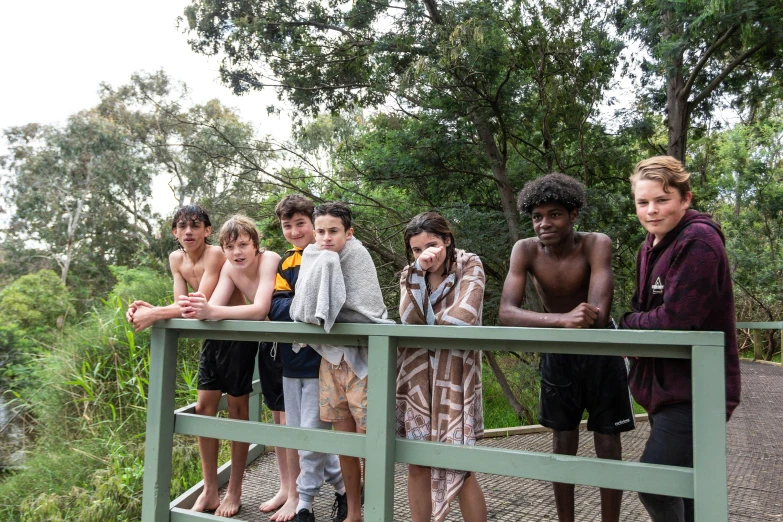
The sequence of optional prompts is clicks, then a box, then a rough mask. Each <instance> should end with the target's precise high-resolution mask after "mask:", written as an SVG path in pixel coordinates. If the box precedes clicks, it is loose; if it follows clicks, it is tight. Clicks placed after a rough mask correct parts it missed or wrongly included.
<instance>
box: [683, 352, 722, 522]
mask: <svg viewBox="0 0 783 522" xmlns="http://www.w3.org/2000/svg"><path fill="white" fill-rule="evenodd" d="M692 353H693V359H692V361H691V362H692V365H691V366H692V375H693V382H692V386H693V390H692V393H693V493H694V510H695V519H696V522H713V521H718V520H720V521H726V520H728V496H727V491H726V489H727V481H726V384H725V379H723V378H722V377H723V376H724V375H725V370H724V348H723V346H694V347H693V352H692Z"/></svg>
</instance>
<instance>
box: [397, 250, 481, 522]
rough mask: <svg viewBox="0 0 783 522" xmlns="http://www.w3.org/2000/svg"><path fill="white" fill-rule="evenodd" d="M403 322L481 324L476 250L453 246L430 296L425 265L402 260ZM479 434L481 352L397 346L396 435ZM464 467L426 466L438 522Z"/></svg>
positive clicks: (469, 438) (459, 438)
mask: <svg viewBox="0 0 783 522" xmlns="http://www.w3.org/2000/svg"><path fill="white" fill-rule="evenodd" d="M400 295H401V299H400V301H401V302H400V317H401V319H402V322H403V324H430V325H449V326H472V325H480V324H481V309H482V304H483V301H484V268H483V266H482V265H481V260H480V259H479V257H478V256H477V255H475V254H468V253H466V252H464V251H462V250H457V261H456V263H454V264H453V265H452V268H451V272H450V273H449V275H448V276H447V277H446V279H445V280H444V281H443V283H441V285H440V286H439V287H438V288H436V289H434V290H433V291H432V294H431V295H429V293H428V292H427V287H426V284H425V279H424V272H423V271H422V270H421V269H420V268H419V266H418V264H414V265H413V266H408V267H406V268H405V270H403V271H402V277H401V278H400ZM483 434H484V411H483V405H482V393H481V352H480V351H466V350H425V349H421V348H400V349H399V350H398V352H397V436H399V437H403V438H407V439H411V440H430V441H437V442H446V443H449V444H470V445H474V444H475V443H476V441H477V440H479V439H480V438H481V437H482V436H483ZM465 476H466V472H464V471H455V470H447V469H440V468H432V485H431V493H432V515H433V517H434V519H435V521H436V522H440V521H441V520H443V519H444V518H446V515H447V514H448V512H449V503H450V502H451V500H452V499H453V498H454V497H455V496H456V495H457V493H459V491H460V489H461V488H462V485H463V484H464V482H465Z"/></svg>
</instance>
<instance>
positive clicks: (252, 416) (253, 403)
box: [247, 343, 264, 422]
mask: <svg viewBox="0 0 783 522" xmlns="http://www.w3.org/2000/svg"><path fill="white" fill-rule="evenodd" d="M262 346H264V345H263V344H262V343H258V352H257V353H256V360H255V367H254V368H253V382H256V381H257V380H258V378H259V374H258V359H259V358H260V357H261V349H262ZM262 400H263V398H262V395H261V394H260V393H259V394H258V395H256V396H253V397H250V406H249V407H248V414H247V418H248V419H249V420H250V421H251V422H261V412H262V410H263V405H262V403H261V401H262Z"/></svg>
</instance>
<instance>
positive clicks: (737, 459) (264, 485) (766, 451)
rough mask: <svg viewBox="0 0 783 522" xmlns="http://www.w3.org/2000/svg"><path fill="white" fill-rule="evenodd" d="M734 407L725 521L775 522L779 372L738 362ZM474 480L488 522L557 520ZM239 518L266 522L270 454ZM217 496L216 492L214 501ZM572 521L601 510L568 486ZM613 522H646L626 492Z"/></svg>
mask: <svg viewBox="0 0 783 522" xmlns="http://www.w3.org/2000/svg"><path fill="white" fill-rule="evenodd" d="M741 366H742V403H741V404H740V406H739V407H738V408H737V410H736V411H735V413H734V415H733V416H732V419H731V421H730V422H729V423H728V425H727V430H726V437H727V456H728V486H729V488H728V498H729V518H730V520H732V521H737V522H759V521H765V522H768V521H770V522H771V521H781V520H783V369H781V368H780V367H779V366H777V365H775V366H773V365H769V364H760V363H752V362H746V361H743V362H742V365H741ZM648 433H649V425H648V423H647V422H639V423H637V427H636V429H635V430H633V431H631V432H627V433H624V434H623V436H622V440H623V460H627V461H638V460H639V457H640V455H641V453H642V450H643V449H644V443H645V441H646V440H647V437H648ZM480 444H481V445H482V446H488V447H499V448H500V447H502V448H507V449H518V450H527V451H540V452H547V451H551V447H552V443H551V435H550V434H549V433H548V432H547V433H537V434H531V435H515V436H511V437H499V438H490V439H484V440H483V441H481V443H480ZM579 455H580V456H585V457H594V456H595V452H594V451H593V442H592V437H591V436H590V434H589V433H583V434H582V435H581V437H580V445H579ZM478 480H479V482H480V483H481V485H482V488H483V490H484V495H485V496H486V499H487V510H488V514H489V520H498V521H521V520H525V521H540V520H555V521H556V520H557V514H556V512H555V506H554V500H553V496H552V487H551V485H550V484H549V483H548V482H541V481H535V480H526V479H517V478H510V477H502V476H494V475H486V474H482V473H479V474H478ZM244 484H245V485H244V492H243V495H242V503H243V506H242V510H241V511H240V513H239V514H238V518H241V519H243V520H247V521H267V520H269V514H264V513H261V512H259V511H258V506H259V505H260V504H261V503H262V502H263V501H265V500H267V499H268V498H270V497H271V496H272V495H274V494H275V492H276V491H277V488H278V485H279V482H278V476H277V463H276V460H275V455H274V453H266V454H263V455H262V456H260V457H259V458H258V459H256V460H255V461H254V462H253V463H252V464H251V465H250V466H248V468H247V470H246V472H245V483H244ZM406 486H407V480H406V468H405V466H403V465H400V464H398V465H397V466H396V467H395V488H394V498H395V508H394V520H395V521H407V520H410V514H409V511H408V503H407V491H406ZM222 493H223V491H221V495H222ZM321 493H322V494H321V495H320V496H318V497H317V498H316V502H315V505H314V511H315V515H316V520H320V521H327V520H331V518H330V516H329V515H330V513H331V506H332V502H333V500H334V496H333V490H332V488H331V486H329V485H325V486H324V487H323V488H322V491H321ZM576 512H577V519H579V520H583V521H600V520H601V505H600V499H599V495H598V491H596V490H595V488H591V487H586V486H576ZM620 519H621V520H623V521H626V522H630V521H647V520H649V518H648V516H647V513H646V512H645V510H644V508H643V507H642V506H641V504H640V503H639V500H638V498H637V495H636V493H631V492H626V493H625V495H624V497H623V510H622V514H621V516H620ZM448 520H450V521H457V520H461V516H460V513H459V506H458V505H457V503H456V502H455V503H453V504H452V511H451V513H450V515H449V517H448Z"/></svg>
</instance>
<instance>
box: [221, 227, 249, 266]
mask: <svg viewBox="0 0 783 522" xmlns="http://www.w3.org/2000/svg"><path fill="white" fill-rule="evenodd" d="M222 247H223V252H224V253H225V254H226V259H228V261H229V263H231V264H232V265H233V266H235V267H236V268H245V267H247V266H248V265H249V264H250V263H252V262H253V260H254V259H255V257H256V250H257V248H256V246H255V245H254V244H253V240H252V239H250V236H249V235H247V234H239V236H237V238H236V240H235V241H231V242H229V243H226V244H225V245H222Z"/></svg>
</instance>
